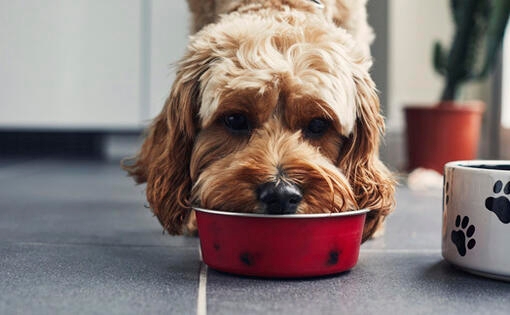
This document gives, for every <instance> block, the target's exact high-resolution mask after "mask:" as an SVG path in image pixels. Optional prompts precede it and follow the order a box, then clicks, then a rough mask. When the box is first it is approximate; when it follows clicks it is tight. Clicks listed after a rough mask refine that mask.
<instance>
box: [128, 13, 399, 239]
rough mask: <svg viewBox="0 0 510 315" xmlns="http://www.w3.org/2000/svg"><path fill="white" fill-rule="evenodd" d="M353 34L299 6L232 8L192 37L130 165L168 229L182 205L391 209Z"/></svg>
mask: <svg viewBox="0 0 510 315" xmlns="http://www.w3.org/2000/svg"><path fill="white" fill-rule="evenodd" d="M369 67H370V60H367V59H366V58H364V56H363V54H362V53H361V52H360V51H359V49H358V48H357V47H356V45H355V43H354V42H353V40H352V38H351V37H350V35H348V34H347V33H346V32H345V31H343V30H342V29H339V28H337V27H334V26H332V25H331V24H328V23H326V22H325V21H324V20H323V19H321V18H318V17H317V18H315V17H313V16H305V15H304V14H299V13H290V12H284V13H281V14H280V15H275V16H266V17H260V16H259V15H255V14H253V15H250V14H244V15H238V14H235V13H234V14H230V15H229V16H226V17H224V18H223V19H222V20H221V21H220V23H217V24H213V25H209V26H207V27H205V28H204V29H203V30H202V31H200V32H199V33H197V34H196V35H195V36H193V37H192V39H191V42H190V45H189V47H188V52H187V54H186V56H185V57H184V59H183V60H182V62H181V63H180V64H179V69H178V72H177V77H176V80H175V82H174V85H173V87H172V91H171V93H170V96H169V98H168V99H167V101H166V104H165V107H164V109H163V111H162V112H161V113H160V114H159V116H158V117H157V118H156V119H155V121H154V123H153V125H152V126H151V128H150V130H149V134H148V135H147V138H146V140H145V143H144V144H143V147H142V150H141V152H140V153H139V155H138V156H137V158H136V160H135V163H134V164H133V165H131V166H128V167H127V169H128V170H129V171H130V173H131V174H132V175H134V176H135V178H136V179H137V181H138V182H144V181H146V182H147V199H148V201H149V203H150V206H151V208H152V209H153V211H154V213H155V214H156V216H157V217H158V218H159V220H160V222H161V223H162V225H163V226H164V227H165V229H166V230H167V231H168V232H169V233H171V234H178V233H181V232H182V229H183V224H184V223H185V221H186V218H187V217H188V216H189V214H190V213H191V210H190V206H191V205H198V206H200V207H202V208H208V209H217V210H223V211H235V212H255V213H318V212H340V211H347V210H351V209H357V208H370V209H375V211H372V212H371V215H369V217H368V219H367V224H366V226H365V232H364V238H367V237H368V236H369V235H371V234H372V233H373V232H374V230H375V228H377V226H378V224H379V223H380V222H381V221H382V219H383V218H384V216H385V215H386V214H388V212H389V211H390V210H391V209H392V207H393V190H394V188H393V186H394V185H393V184H394V183H393V179H392V177H391V175H390V173H389V172H388V171H387V169H386V168H385V167H384V166H383V164H382V163H381V162H380V161H379V158H378V145H379V137H380V133H381V131H382V130H383V127H384V123H383V118H382V117H381V115H380V114H379V102H378V97H377V95H376V90H375V86H374V83H373V82H372V80H371V78H370V76H369V73H368V69H369Z"/></svg>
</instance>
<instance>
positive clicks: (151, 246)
mask: <svg viewBox="0 0 510 315" xmlns="http://www.w3.org/2000/svg"><path fill="white" fill-rule="evenodd" d="M4 244H7V245H28V246H41V247H42V246H57V247H121V248H158V247H160V248H176V247H177V248H188V249H190V250H191V249H193V250H195V249H196V246H187V245H177V246H176V245H149V244H147V245H135V244H114V243H56V242H4V243H2V242H0V246H1V245H4Z"/></svg>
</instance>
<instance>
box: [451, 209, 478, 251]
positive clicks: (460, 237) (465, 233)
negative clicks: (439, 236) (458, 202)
mask: <svg viewBox="0 0 510 315" xmlns="http://www.w3.org/2000/svg"><path fill="white" fill-rule="evenodd" d="M468 225H469V217H468V216H465V217H464V218H463V219H462V221H461V217H460V215H458V216H457V218H456V219H455V227H456V228H458V230H456V231H452V242H453V244H455V246H456V247H457V251H458V252H459V255H461V256H466V253H467V250H468V249H469V250H470V249H473V247H475V245H476V241H475V239H474V238H471V237H472V236H473V235H474V234H475V226H474V225H469V227H468ZM466 228H467V229H466ZM466 241H467V242H466Z"/></svg>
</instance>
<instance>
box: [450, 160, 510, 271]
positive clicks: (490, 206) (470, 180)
mask: <svg viewBox="0 0 510 315" xmlns="http://www.w3.org/2000/svg"><path fill="white" fill-rule="evenodd" d="M442 232H443V233H442V234H443V235H442V236H443V237H442V253H443V257H444V258H445V259H446V260H447V261H448V262H450V263H452V264H454V265H456V266H458V267H460V268H462V269H465V270H466V271H469V272H472V273H475V274H479V275H483V276H487V277H491V278H497V279H502V280H506V281H510V161H483V160H473V161H456V162H450V163H447V164H446V165H445V170H444V185H443V231H442Z"/></svg>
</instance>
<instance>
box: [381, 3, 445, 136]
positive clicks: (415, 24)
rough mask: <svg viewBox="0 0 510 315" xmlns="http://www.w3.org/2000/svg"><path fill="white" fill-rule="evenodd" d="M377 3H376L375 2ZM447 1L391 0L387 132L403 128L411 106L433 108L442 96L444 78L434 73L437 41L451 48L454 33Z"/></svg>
mask: <svg viewBox="0 0 510 315" xmlns="http://www.w3.org/2000/svg"><path fill="white" fill-rule="evenodd" d="M372 1H377V0H372ZM449 4H450V1H447V0H426V1H424V0H390V2H389V18H388V21H389V23H390V25H389V45H388V47H389V61H388V62H389V65H388V72H389V74H388V75H389V84H388V86H389V87H388V107H389V112H388V113H387V116H388V130H390V131H395V130H398V131H401V130H402V129H403V127H404V121H403V113H402V109H403V107H404V106H405V105H408V104H423V105H427V104H430V105H432V104H433V103H434V102H437V101H438V100H439V97H440V93H441V88H442V77H440V76H439V75H437V74H436V73H435V72H434V68H433V64H432V50H433V44H434V41H435V40H440V41H441V42H442V43H443V46H445V44H446V47H448V45H449V42H450V41H451V36H452V32H453V24H452V17H451V12H450V7H449Z"/></svg>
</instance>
